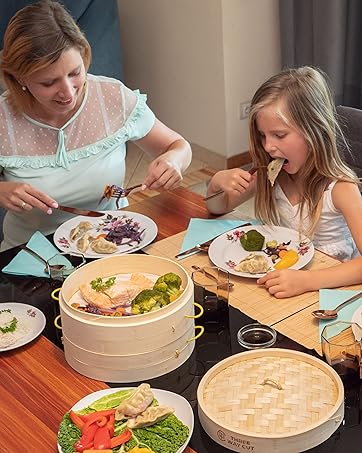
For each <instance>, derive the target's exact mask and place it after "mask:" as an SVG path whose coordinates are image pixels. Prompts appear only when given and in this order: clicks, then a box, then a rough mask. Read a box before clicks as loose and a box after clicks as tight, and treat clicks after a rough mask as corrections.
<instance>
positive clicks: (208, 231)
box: [179, 219, 259, 259]
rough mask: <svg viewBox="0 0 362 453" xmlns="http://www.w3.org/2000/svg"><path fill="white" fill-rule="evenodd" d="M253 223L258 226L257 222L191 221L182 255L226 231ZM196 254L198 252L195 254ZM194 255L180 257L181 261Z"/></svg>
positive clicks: (181, 250)
mask: <svg viewBox="0 0 362 453" xmlns="http://www.w3.org/2000/svg"><path fill="white" fill-rule="evenodd" d="M248 222H250V223H252V224H253V225H257V224H258V223H259V222H258V221H257V220H243V219H239V220H226V219H225V220H224V219H190V223H189V226H188V228H187V231H186V234H185V237H184V240H183V243H182V246H181V249H180V253H181V252H183V251H184V250H188V249H190V248H191V247H194V246H195V245H196V244H200V243H201V242H205V241H208V240H209V239H212V238H213V237H215V236H218V235H219V234H222V233H225V232H226V231H229V230H232V229H234V228H237V227H238V226H239V225H242V224H243V223H248ZM193 253H196V252H193ZM193 253H189V254H188V255H184V256H180V258H179V259H182V258H186V257H188V256H190V255H192V254H193Z"/></svg>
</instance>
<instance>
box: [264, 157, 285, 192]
mask: <svg viewBox="0 0 362 453" xmlns="http://www.w3.org/2000/svg"><path fill="white" fill-rule="evenodd" d="M283 164H284V159H281V158H279V157H278V158H277V159H274V160H272V161H271V162H269V165H268V179H269V181H270V184H271V185H272V186H274V183H275V180H276V179H277V177H278V175H279V173H280V170H281V169H282V166H283Z"/></svg>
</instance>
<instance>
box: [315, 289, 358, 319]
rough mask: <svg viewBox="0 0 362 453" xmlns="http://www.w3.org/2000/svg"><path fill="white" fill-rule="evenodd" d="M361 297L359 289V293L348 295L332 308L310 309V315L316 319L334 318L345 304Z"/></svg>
mask: <svg viewBox="0 0 362 453" xmlns="http://www.w3.org/2000/svg"><path fill="white" fill-rule="evenodd" d="M361 297H362V291H360V292H359V293H357V294H355V295H354V296H352V297H350V298H349V299H347V300H345V301H344V302H342V303H341V304H339V305H338V306H337V307H336V308H334V309H333V310H315V311H312V315H313V316H314V317H315V318H318V319H335V318H337V316H338V312H339V310H340V309H341V308H343V307H345V306H346V305H347V304H350V303H351V302H354V301H355V300H357V299H360V298H361Z"/></svg>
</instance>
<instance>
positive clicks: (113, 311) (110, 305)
mask: <svg viewBox="0 0 362 453" xmlns="http://www.w3.org/2000/svg"><path fill="white" fill-rule="evenodd" d="M181 284H182V280H181V277H180V276H179V275H177V274H175V273H174V272H168V273H166V274H164V275H161V276H156V275H153V274H142V273H132V274H119V275H114V276H111V277H105V278H102V277H97V278H95V279H93V280H91V281H89V282H86V283H83V284H81V285H80V287H79V292H77V293H76V294H75V295H74V296H73V297H72V298H71V301H70V303H71V306H72V307H73V308H76V309H78V310H80V311H85V312H87V313H92V314H96V315H104V316H130V315H140V314H144V313H149V312H151V311H155V310H159V309H160V308H163V307H165V306H166V305H169V304H170V303H171V302H173V301H175V300H176V299H177V298H178V297H179V296H180V295H181V293H182V290H183V289H182V286H181Z"/></svg>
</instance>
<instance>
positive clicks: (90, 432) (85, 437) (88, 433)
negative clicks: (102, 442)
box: [74, 423, 99, 452]
mask: <svg viewBox="0 0 362 453" xmlns="http://www.w3.org/2000/svg"><path fill="white" fill-rule="evenodd" d="M85 425H86V424H85ZM85 425H84V427H83V431H82V433H83V434H82V437H81V438H80V439H79V440H78V441H77V442H76V443H75V445H74V448H75V450H76V451H78V452H82V451H83V450H87V449H88V448H92V447H93V441H94V436H95V434H96V431H97V430H98V429H99V428H98V425H97V424H96V423H92V424H91V425H89V426H88V427H87V428H85Z"/></svg>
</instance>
